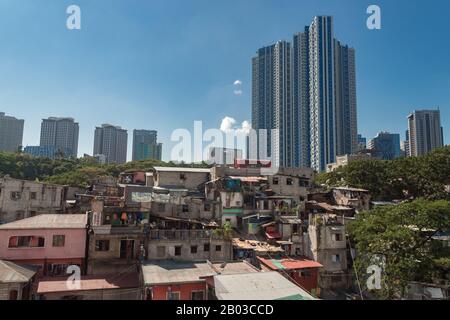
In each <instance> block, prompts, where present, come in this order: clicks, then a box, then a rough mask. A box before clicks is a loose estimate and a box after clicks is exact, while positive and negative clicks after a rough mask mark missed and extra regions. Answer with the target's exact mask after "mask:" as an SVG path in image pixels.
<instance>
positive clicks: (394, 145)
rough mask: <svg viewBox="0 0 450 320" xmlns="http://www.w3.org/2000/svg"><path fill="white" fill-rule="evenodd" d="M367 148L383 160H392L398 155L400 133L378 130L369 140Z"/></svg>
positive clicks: (399, 153)
mask: <svg viewBox="0 0 450 320" xmlns="http://www.w3.org/2000/svg"><path fill="white" fill-rule="evenodd" d="M369 149H371V150H374V155H375V156H376V157H378V158H380V159H383V160H393V159H395V158H398V157H400V155H401V152H400V135H399V134H398V133H389V132H380V133H378V135H377V136H376V137H375V138H373V139H372V140H370V141H369Z"/></svg>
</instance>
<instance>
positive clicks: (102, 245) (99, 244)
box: [95, 240, 109, 251]
mask: <svg viewBox="0 0 450 320" xmlns="http://www.w3.org/2000/svg"><path fill="white" fill-rule="evenodd" d="M95 251H109V240H97V241H95Z"/></svg>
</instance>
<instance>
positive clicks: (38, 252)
mask: <svg viewBox="0 0 450 320" xmlns="http://www.w3.org/2000/svg"><path fill="white" fill-rule="evenodd" d="M54 235H64V236H65V243H64V247H53V236H54ZM13 236H39V237H43V238H44V239H45V246H44V247H43V248H8V245H9V239H10V237H13ZM85 252H86V230H85V229H39V230H35V229H30V230H27V229H20V230H0V259H4V260H12V261H19V260H20V261H26V260H40V259H72V258H81V259H83V258H84V257H85Z"/></svg>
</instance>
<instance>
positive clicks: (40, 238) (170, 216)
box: [0, 163, 370, 300]
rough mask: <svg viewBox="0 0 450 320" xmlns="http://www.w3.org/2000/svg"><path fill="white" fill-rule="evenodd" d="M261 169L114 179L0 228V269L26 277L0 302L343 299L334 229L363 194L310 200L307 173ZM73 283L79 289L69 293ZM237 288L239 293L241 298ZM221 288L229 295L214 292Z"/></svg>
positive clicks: (345, 281)
mask: <svg viewBox="0 0 450 320" xmlns="http://www.w3.org/2000/svg"><path fill="white" fill-rule="evenodd" d="M266 169H267V168H264V167H263V166H261V165H259V164H258V163H256V164H250V163H239V164H236V163H235V164H234V165H229V166H214V167H211V168H189V167H154V168H152V169H151V170H149V171H133V172H125V173H122V174H121V175H120V176H119V178H118V179H111V178H105V179H99V180H98V181H95V182H94V183H93V184H92V185H91V186H90V187H89V188H87V189H86V190H78V192H74V193H76V195H74V198H73V199H70V200H68V201H70V202H67V203H66V204H65V205H66V206H68V207H70V213H67V212H66V213H65V214H64V213H52V214H43V215H40V214H39V215H36V216H33V217H29V218H26V219H22V220H18V221H14V222H10V223H6V224H3V225H1V226H0V259H2V260H5V261H7V264H8V265H7V267H8V268H9V269H11V268H12V269H14V268H16V273H17V272H19V273H20V270H19V268H27V270H29V271H30V272H29V273H26V276H27V277H29V276H30V274H32V276H30V277H29V279H28V278H26V279H28V280H27V284H29V285H28V286H26V287H27V288H28V289H27V290H26V292H25V293H22V291H21V290H19V289H17V290H16V289H15V290H16V291H17V292H14V293H5V294H4V296H5V297H10V298H21V297H27V298H33V299H148V300H161V299H164V300H166V299H167V300H171V299H183V300H186V299H192V300H196V299H199V300H205V299H227V298H230V299H231V298H236V297H240V296H246V297H248V298H249V299H252V298H255V299H317V298H326V297H328V296H331V297H337V296H338V295H339V294H340V293H342V292H348V291H351V289H352V283H353V281H352V277H351V270H350V267H351V263H352V261H351V254H350V253H351V250H350V249H351V248H349V244H348V241H347V237H346V231H345V225H346V220H348V219H352V218H353V217H354V215H355V213H357V212H359V211H362V210H366V209H368V208H369V205H370V196H369V193H368V192H367V191H366V190H362V189H352V188H334V189H330V190H323V189H320V188H319V189H318V188H317V187H316V186H315V184H314V172H313V170H312V169H310V168H280V169H278V170H277V171H275V172H272V171H271V170H266ZM74 212H78V213H77V214H76V213H74ZM11 264H15V267H13V266H12V265H11ZM0 267H2V264H0ZM5 268H6V267H5ZM77 268H78V269H77ZM74 270H75V271H74ZM11 272H13V271H11ZM77 272H78V273H77ZM261 274H264V275H261ZM75 275H79V278H77V279H79V282H74V283H73V285H69V283H68V282H67V281H66V279H67V278H68V277H69V276H75ZM242 275H246V277H244V279H246V280H245V282H242V280H239V279H240V278H239V277H240V276H242ZM252 278H255V281H257V279H260V280H259V281H260V282H259V283H260V285H261V286H262V285H263V284H264V283H267V281H277V283H279V284H280V285H281V284H283V285H284V287H285V288H286V289H285V293H284V294H283V291H282V290H276V289H274V290H272V291H271V290H265V289H264V288H261V287H259V286H260V285H258V286H256V287H254V282H252V281H250V280H249V279H252ZM277 279H278V280H277ZM0 281H1V279H0ZM236 281H241V282H242V283H243V284H244V283H247V284H248V288H247V289H245V290H248V293H247V294H243V292H242V290H243V289H242V286H239V285H235V282H236ZM219 284H220V285H219ZM224 286H228V287H227V288H228V289H227V290H231V291H227V294H225V293H224V292H222V291H220V292H219V291H217V290H219V289H217V288H221V289H220V290H222V289H223V288H224ZM252 286H253V287H252ZM9 287H10V286H8V288H9ZM22 287H24V286H15V288H22ZM0 288H1V282H0ZM287 288H289V289H287ZM5 290H6V289H5ZM233 290H234V291H233ZM1 293H2V290H1V289H0V298H1ZM252 295H253V296H252Z"/></svg>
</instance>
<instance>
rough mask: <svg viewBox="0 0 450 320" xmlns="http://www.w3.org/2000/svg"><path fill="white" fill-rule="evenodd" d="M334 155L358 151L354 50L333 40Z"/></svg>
mask: <svg viewBox="0 0 450 320" xmlns="http://www.w3.org/2000/svg"><path fill="white" fill-rule="evenodd" d="M334 55H335V58H334V68H335V70H334V75H335V94H336V98H335V101H336V105H335V108H336V116H335V119H336V155H338V156H341V155H346V154H354V153H356V152H357V151H358V126H357V117H356V75H355V49H353V48H349V46H348V45H343V44H341V42H340V41H338V40H334Z"/></svg>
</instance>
